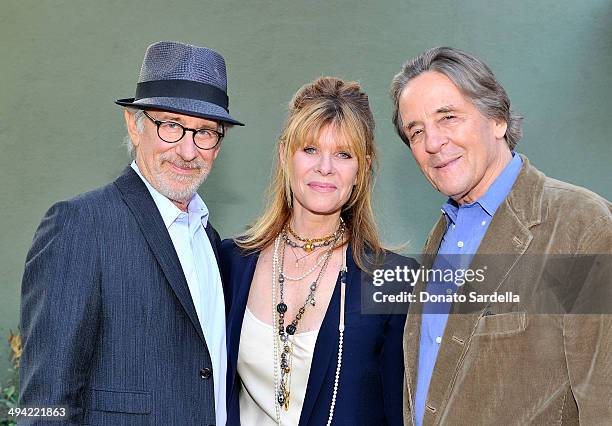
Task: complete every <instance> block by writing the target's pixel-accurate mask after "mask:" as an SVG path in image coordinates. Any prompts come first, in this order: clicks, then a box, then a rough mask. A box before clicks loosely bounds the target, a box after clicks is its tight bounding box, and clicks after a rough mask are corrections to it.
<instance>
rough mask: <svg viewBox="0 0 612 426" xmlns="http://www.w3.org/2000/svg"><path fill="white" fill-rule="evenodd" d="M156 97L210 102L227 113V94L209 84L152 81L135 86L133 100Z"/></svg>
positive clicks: (181, 81) (182, 81)
mask: <svg viewBox="0 0 612 426" xmlns="http://www.w3.org/2000/svg"><path fill="white" fill-rule="evenodd" d="M158 97H162V98H187V99H195V100H198V101H204V102H210V103H213V104H215V105H218V106H220V107H221V108H223V109H224V110H226V111H228V109H227V108H228V106H229V99H228V97H227V94H226V93H225V92H224V91H223V90H221V89H219V88H218V87H216V86H213V85H211V84H206V83H200V82H197V81H191V80H153V81H144V82H142V83H138V84H137V85H136V96H135V97H134V99H135V100H139V99H144V98H158ZM228 112H229V111H228Z"/></svg>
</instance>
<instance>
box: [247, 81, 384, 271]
mask: <svg viewBox="0 0 612 426" xmlns="http://www.w3.org/2000/svg"><path fill="white" fill-rule="evenodd" d="M328 125H331V126H333V127H334V130H335V131H336V132H338V133H339V134H340V135H342V137H341V138H339V139H340V140H341V141H343V142H344V143H346V144H347V145H348V146H346V147H343V148H346V149H347V150H348V152H350V153H351V154H353V155H354V156H355V157H356V158H357V161H358V171H357V179H356V184H355V186H354V187H353V191H352V193H351V195H350V197H349V199H348V201H347V202H346V204H345V205H344V206H342V212H341V215H342V218H343V219H344V222H345V224H346V227H347V233H348V240H349V241H350V242H351V243H352V245H353V259H354V260H355V263H356V264H357V266H359V268H360V269H361V270H363V271H369V269H370V268H369V267H367V266H366V264H369V265H372V264H378V263H380V261H381V259H382V256H383V254H384V249H383V247H382V244H381V241H380V238H379V234H378V229H377V227H376V223H375V221H374V212H373V210H372V187H373V185H374V177H375V174H376V170H377V166H378V162H377V157H376V147H375V145H374V117H373V116H372V111H371V110H370V105H369V102H368V96H367V95H366V94H365V93H363V92H362V91H361V87H360V86H359V83H357V82H354V81H343V80H340V79H338V78H334V77H321V78H319V79H317V80H315V81H314V82H312V83H309V84H306V85H304V86H303V87H302V88H301V89H300V90H299V91H298V92H297V93H296V94H295V95H294V97H293V99H292V100H291V102H290V103H289V113H288V117H287V120H286V122H285V126H284V128H283V130H282V132H281V135H280V137H279V141H278V143H279V145H278V153H279V159H278V160H277V162H276V166H275V171H274V176H273V179H272V181H271V182H270V187H269V189H268V203H267V204H266V206H267V207H266V208H265V210H264V212H263V214H262V215H261V216H260V217H259V218H258V219H257V220H256V221H255V222H254V223H253V224H252V225H251V226H250V227H249V228H248V229H247V230H246V232H245V234H244V235H243V236H241V237H239V238H237V239H236V244H237V245H238V246H239V247H241V248H243V249H244V250H246V251H247V252H252V251H258V250H263V249H264V248H265V247H267V246H268V245H270V244H272V243H273V242H274V239H275V238H276V236H277V235H278V234H279V233H280V232H281V231H282V229H283V227H284V226H285V224H286V223H287V221H288V220H289V219H290V217H291V212H292V198H293V195H292V191H291V175H292V169H291V161H290V160H291V158H292V157H293V155H294V154H295V152H296V151H297V150H299V149H302V148H304V147H305V146H306V145H312V146H317V145H318V140H319V134H320V133H321V131H322V130H323V129H324V128H325V127H326V126H328ZM281 157H282V160H281Z"/></svg>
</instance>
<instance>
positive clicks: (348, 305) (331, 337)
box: [299, 243, 361, 426]
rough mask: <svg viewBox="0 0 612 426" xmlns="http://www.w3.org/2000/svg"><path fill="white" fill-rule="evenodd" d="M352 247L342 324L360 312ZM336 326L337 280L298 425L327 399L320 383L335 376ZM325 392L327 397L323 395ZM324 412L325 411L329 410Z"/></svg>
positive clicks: (338, 289) (328, 391)
mask: <svg viewBox="0 0 612 426" xmlns="http://www.w3.org/2000/svg"><path fill="white" fill-rule="evenodd" d="M352 252H353V250H352V245H351V244H350V243H349V245H348V247H347V248H346V266H347V269H348V271H347V274H346V300H345V324H347V325H348V324H349V323H350V321H351V316H352V315H351V312H352V313H357V314H359V313H360V312H361V296H360V294H361V292H360V288H359V286H360V285H361V277H360V273H361V272H360V270H359V269H358V268H357V265H356V264H355V261H354V259H353V256H352ZM339 323H340V277H339V276H338V278H337V279H336V285H335V287H334V292H333V294H332V297H331V300H330V301H329V305H328V307H327V312H326V313H325V317H324V318H323V322H322V323H321V328H320V329H319V334H318V336H317V342H316V344H315V351H314V354H313V356H312V363H311V367H310V374H309V376H308V385H307V386H306V397H305V398H304V404H303V405H302V412H301V414H300V421H299V425H300V426H303V425H308V424H309V422H310V416H311V415H312V411H313V409H314V408H315V405H317V404H320V403H321V401H327V400H328V396H329V397H331V394H332V392H333V389H332V388H329V389H327V388H325V387H324V386H323V383H324V382H325V379H326V378H328V376H329V377H333V376H332V375H334V374H335V373H336V362H335V361H336V356H337V353H338V339H339V336H340V332H339V331H338V325H339ZM342 374H350V371H348V370H343V371H341V372H340V375H342ZM325 392H326V393H327V394H328V395H326V394H325ZM324 409H327V410H329V407H326V408H324Z"/></svg>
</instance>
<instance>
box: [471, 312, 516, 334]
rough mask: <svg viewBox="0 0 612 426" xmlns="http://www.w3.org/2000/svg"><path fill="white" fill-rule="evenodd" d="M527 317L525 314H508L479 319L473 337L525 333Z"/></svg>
mask: <svg viewBox="0 0 612 426" xmlns="http://www.w3.org/2000/svg"><path fill="white" fill-rule="evenodd" d="M526 327H527V316H526V314H525V312H508V313H504V314H496V315H487V316H483V317H480V319H479V320H478V324H476V331H475V332H474V336H503V335H512V334H518V333H522V332H523V331H525V328H526Z"/></svg>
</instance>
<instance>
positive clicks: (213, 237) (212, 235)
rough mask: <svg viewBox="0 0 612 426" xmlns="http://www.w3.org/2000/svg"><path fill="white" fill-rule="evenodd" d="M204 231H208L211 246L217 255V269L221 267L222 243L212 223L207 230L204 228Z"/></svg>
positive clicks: (207, 225)
mask: <svg viewBox="0 0 612 426" xmlns="http://www.w3.org/2000/svg"><path fill="white" fill-rule="evenodd" d="M204 230H205V231H206V235H208V241H210V245H211V246H212V249H213V252H214V253H215V259H216V260H217V267H219V264H220V263H219V244H221V241H219V235H217V233H216V232H215V229H214V228H213V227H212V225H211V224H210V222H208V223H207V224H206V228H204ZM219 272H221V271H219Z"/></svg>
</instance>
